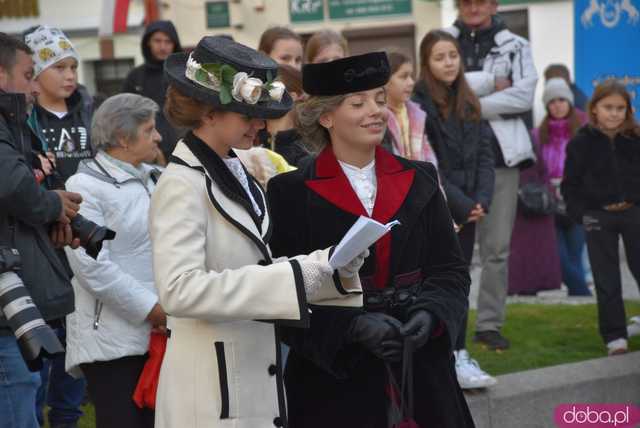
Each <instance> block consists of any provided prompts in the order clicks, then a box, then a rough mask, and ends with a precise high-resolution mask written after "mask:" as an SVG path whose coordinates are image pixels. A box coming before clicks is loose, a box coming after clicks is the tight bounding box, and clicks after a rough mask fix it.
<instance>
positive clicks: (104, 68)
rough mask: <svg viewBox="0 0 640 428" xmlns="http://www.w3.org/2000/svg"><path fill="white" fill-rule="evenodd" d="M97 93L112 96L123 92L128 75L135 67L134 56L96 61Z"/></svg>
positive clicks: (94, 63)
mask: <svg viewBox="0 0 640 428" xmlns="http://www.w3.org/2000/svg"><path fill="white" fill-rule="evenodd" d="M93 67H94V75H95V83H96V94H100V95H104V96H107V97H109V96H111V95H115V94H118V93H120V92H121V89H122V85H123V83H124V80H125V79H126V77H127V75H128V74H129V72H130V71H131V69H132V68H133V58H128V59H108V60H101V61H94V62H93Z"/></svg>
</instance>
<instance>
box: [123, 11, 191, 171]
mask: <svg viewBox="0 0 640 428" xmlns="http://www.w3.org/2000/svg"><path fill="white" fill-rule="evenodd" d="M158 31H162V32H163V33H165V34H166V35H167V36H169V38H170V39H171V40H172V41H173V45H174V46H173V52H174V53H176V52H180V51H182V47H181V46H180V39H179V38H178V33H177V32H176V28H175V27H174V26H173V23H172V22H171V21H155V22H152V23H151V24H149V25H148V26H147V28H146V30H145V32H144V35H143V36H142V41H141V42H140V48H141V49H142V56H143V57H144V64H142V65H139V66H138V67H136V68H134V69H133V70H131V71H130V72H129V75H128V76H127V78H126V80H125V82H124V86H123V87H122V92H130V93H133V94H139V95H142V96H145V97H148V98H151V99H152V100H153V101H155V102H156V103H157V104H158V106H159V107H160V111H159V112H158V114H157V115H156V129H157V130H158V132H159V133H160V135H161V136H162V141H161V142H160V149H161V150H162V153H164V156H165V159H167V158H168V157H169V155H170V154H171V152H172V151H173V149H174V147H175V145H176V143H177V141H178V134H177V133H176V130H175V129H174V128H173V127H172V126H171V124H170V123H169V122H168V121H167V119H166V118H165V117H164V113H163V112H162V109H163V108H164V100H165V95H166V92H167V83H166V82H165V80H164V76H163V64H164V61H161V60H158V59H157V58H155V57H154V56H153V55H152V54H151V48H150V47H149V39H151V36H152V35H153V34H154V33H156V32H158Z"/></svg>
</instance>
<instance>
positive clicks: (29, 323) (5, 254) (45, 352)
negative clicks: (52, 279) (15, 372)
mask: <svg viewBox="0 0 640 428" xmlns="http://www.w3.org/2000/svg"><path fill="white" fill-rule="evenodd" d="M20 265H21V263H20V254H19V253H18V250H15V249H13V248H7V247H2V246H0V312H1V314H2V315H4V318H6V320H7V324H8V325H9V328H10V329H11V331H12V332H13V334H14V336H15V337H16V339H17V341H18V347H19V348H20V353H21V354H22V358H24V360H25V362H26V364H27V367H28V368H29V370H31V371H33V372H36V371H39V370H40V369H41V368H42V357H51V356H53V355H56V354H61V353H63V352H64V347H63V346H62V344H61V343H60V341H59V340H58V336H56V334H55V333H54V331H53V330H52V329H51V327H49V326H48V325H47V323H45V322H44V320H43V319H42V314H40V311H39V310H38V308H37V307H36V305H34V304H33V300H32V299H31V295H30V294H29V290H27V288H26V287H25V286H24V284H23V283H22V280H21V279H20V277H19V276H18V274H17V272H19V271H20Z"/></svg>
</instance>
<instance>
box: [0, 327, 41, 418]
mask: <svg viewBox="0 0 640 428" xmlns="http://www.w3.org/2000/svg"><path fill="white" fill-rule="evenodd" d="M39 386H40V375H39V374H38V373H32V372H30V371H29V369H27V365H26V364H25V363H24V360H23V359H22V355H21V354H20V350H19V349H18V342H17V341H16V338H15V337H14V336H0V428H38V420H37V419H36V412H35V403H36V392H37V391H38V387H39Z"/></svg>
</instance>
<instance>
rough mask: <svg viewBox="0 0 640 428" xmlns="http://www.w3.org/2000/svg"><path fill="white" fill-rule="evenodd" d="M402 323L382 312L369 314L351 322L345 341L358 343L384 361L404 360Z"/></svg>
mask: <svg viewBox="0 0 640 428" xmlns="http://www.w3.org/2000/svg"><path fill="white" fill-rule="evenodd" d="M400 328H402V323H401V322H400V321H398V320H397V319H395V318H393V317H390V316H389V315H386V314H383V313H380V312H369V313H366V314H363V315H360V316H358V317H356V318H354V319H353V321H351V325H350V326H349V329H348V330H347V333H346V335H345V339H346V341H347V342H348V343H357V344H359V345H361V346H363V347H364V348H366V349H367V350H368V351H369V352H371V353H372V354H373V355H375V356H376V357H378V358H380V359H381V360H384V361H400V360H401V359H402V340H403V337H402V335H401V334H400Z"/></svg>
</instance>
